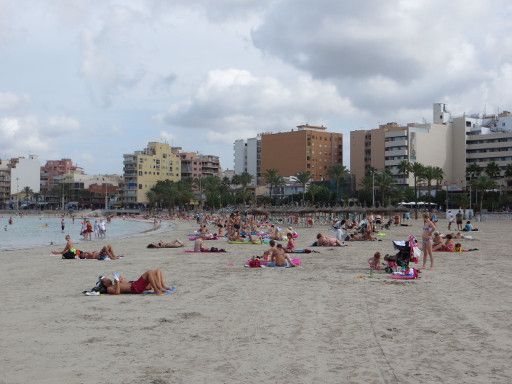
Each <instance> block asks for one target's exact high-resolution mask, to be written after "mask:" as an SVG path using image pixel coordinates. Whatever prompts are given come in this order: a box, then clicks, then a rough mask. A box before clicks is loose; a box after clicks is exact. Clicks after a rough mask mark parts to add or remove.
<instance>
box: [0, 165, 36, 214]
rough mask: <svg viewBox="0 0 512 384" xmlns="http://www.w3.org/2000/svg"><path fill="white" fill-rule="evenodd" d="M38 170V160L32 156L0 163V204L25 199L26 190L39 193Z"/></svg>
mask: <svg viewBox="0 0 512 384" xmlns="http://www.w3.org/2000/svg"><path fill="white" fill-rule="evenodd" d="M40 168H41V165H40V164H39V159H38V158H37V156H34V155H29V156H28V157H16V158H12V159H10V160H2V161H0V203H1V204H2V205H7V204H8V202H9V200H15V201H16V202H18V201H20V200H21V199H22V198H23V197H25V189H26V188H28V189H29V190H30V192H31V193H39V192H40V185H41V172H40Z"/></svg>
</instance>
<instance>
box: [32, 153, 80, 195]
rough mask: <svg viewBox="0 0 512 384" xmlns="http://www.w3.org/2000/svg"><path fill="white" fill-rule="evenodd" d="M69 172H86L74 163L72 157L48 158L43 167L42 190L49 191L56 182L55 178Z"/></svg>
mask: <svg viewBox="0 0 512 384" xmlns="http://www.w3.org/2000/svg"><path fill="white" fill-rule="evenodd" d="M68 173H77V174H82V175H83V174H84V170H83V169H82V168H80V167H78V166H77V165H75V164H73V161H72V160H71V159H61V160H48V161H47V162H46V164H45V165H44V166H42V167H41V190H42V191H49V190H51V189H52V187H53V186H54V185H55V184H56V182H55V178H56V177H58V176H63V175H66V174H68Z"/></svg>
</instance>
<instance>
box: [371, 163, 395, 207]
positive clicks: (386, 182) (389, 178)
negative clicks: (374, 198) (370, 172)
mask: <svg viewBox="0 0 512 384" xmlns="http://www.w3.org/2000/svg"><path fill="white" fill-rule="evenodd" d="M375 183H376V184H377V186H378V187H379V190H380V195H381V199H382V205H383V206H386V202H385V199H384V197H385V196H386V195H387V193H388V192H389V190H390V189H391V186H392V185H393V183H394V179H393V175H392V174H391V172H389V170H387V169H386V170H384V171H382V172H379V173H377V174H376V175H375Z"/></svg>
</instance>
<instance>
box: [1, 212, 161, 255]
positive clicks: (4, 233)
mask: <svg viewBox="0 0 512 384" xmlns="http://www.w3.org/2000/svg"><path fill="white" fill-rule="evenodd" d="M12 218H13V224H12V225H9V223H8V221H9V215H1V216H0V250H8V249H23V248H30V247H33V246H37V245H50V244H51V243H52V242H53V244H54V245H56V249H59V247H60V246H64V244H65V243H66V240H65V239H64V237H65V236H66V235H67V234H69V235H71V238H72V239H73V241H74V242H75V243H83V242H85V241H81V240H80V239H81V236H80V231H81V228H82V225H81V221H80V219H78V218H75V223H74V224H73V222H72V220H71V218H65V219H64V223H65V229H64V231H62V230H61V225H60V220H61V219H60V218H59V217H45V216H23V217H19V216H12ZM91 223H92V224H94V219H91ZM152 228H153V223H149V222H143V221H134V220H123V219H121V218H114V219H112V221H111V222H110V223H107V235H106V239H107V240H108V239H112V238H118V237H126V236H129V235H132V234H135V233H140V232H144V231H147V230H150V229H152ZM92 238H93V239H94V234H93V235H92Z"/></svg>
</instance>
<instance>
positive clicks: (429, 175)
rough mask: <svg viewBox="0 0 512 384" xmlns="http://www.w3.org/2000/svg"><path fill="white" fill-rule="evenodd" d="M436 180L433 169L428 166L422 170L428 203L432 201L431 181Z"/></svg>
mask: <svg viewBox="0 0 512 384" xmlns="http://www.w3.org/2000/svg"><path fill="white" fill-rule="evenodd" d="M435 178H436V171H435V168H434V167H432V166H430V165H428V166H426V167H424V168H423V179H424V180H425V181H426V182H427V194H428V201H429V202H431V201H432V181H433V180H435Z"/></svg>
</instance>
